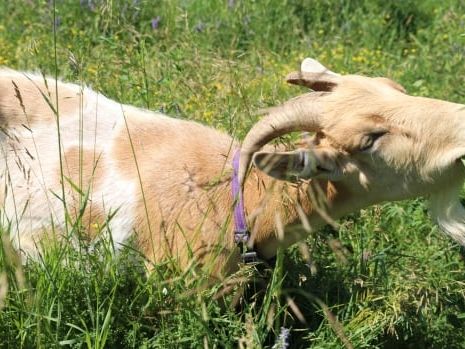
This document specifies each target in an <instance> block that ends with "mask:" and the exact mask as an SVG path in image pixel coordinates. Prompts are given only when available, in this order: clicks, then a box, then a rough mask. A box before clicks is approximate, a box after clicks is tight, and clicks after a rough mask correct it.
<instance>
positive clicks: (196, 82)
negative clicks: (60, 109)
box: [0, 0, 465, 348]
mask: <svg viewBox="0 0 465 349" xmlns="http://www.w3.org/2000/svg"><path fill="white" fill-rule="evenodd" d="M464 28H465V3H464V2H463V1H460V0H457V1H452V0H444V1H441V2H438V1H434V0H418V1H414V0H404V1H385V0H352V1H342V0H334V1H331V0H313V1H311V0H308V1H305V0H261V1H257V0H255V1H254V0H249V1H245V0H243V1H241V0H140V1H137V0H127V1H123V0H81V1H77V0H55V1H45V0H17V1H7V0H0V65H4V66H8V67H11V68H14V69H20V70H29V71H31V70H32V71H40V72H43V73H45V74H48V75H51V76H55V75H58V76H60V77H62V78H64V79H65V80H69V81H74V82H78V83H79V82H81V83H85V84H88V85H90V86H92V87H93V88H94V89H96V90H98V91H101V92H102V93H103V94H105V95H107V96H109V97H111V98H113V99H116V100H118V101H121V102H123V103H129V104H134V105H137V106H141V107H146V108H150V109H153V110H162V111H164V112H166V113H168V114H169V115H171V116H173V117H178V118H188V119H193V120H198V121H200V122H203V123H207V124H209V125H212V126H213V127H217V128H220V129H224V130H226V131H227V132H230V133H231V134H234V135H235V136H236V137H238V138H241V137H242V136H243V135H244V134H245V132H246V131H247V130H248V129H249V127H250V126H251V125H252V124H253V123H254V122H255V121H256V119H257V116H256V115H255V114H254V111H255V110H257V109H259V108H262V107H264V106H268V105H273V104H276V103H278V102H281V101H284V100H286V99H288V98H289V97H291V96H294V95H296V94H298V93H301V92H302V91H304V90H303V89H301V88H298V87H290V86H286V85H285V83H284V82H283V77H284V76H285V74H286V73H288V72H290V71H292V70H296V69H298V67H299V63H300V61H301V60H302V59H303V58H304V57H307V56H308V57H314V58H317V59H318V60H320V61H321V62H323V63H325V64H326V65H327V66H329V67H330V68H331V69H332V70H334V71H336V72H341V73H348V72H350V73H361V74H367V75H371V76H376V75H379V76H389V77H391V78H393V79H395V80H397V81H399V82H400V83H402V84H403V85H404V86H405V87H406V88H407V90H408V91H409V93H411V94H414V95H424V96H431V97H437V98H441V99H447V100H451V101H456V102H464V99H465V64H464V59H463V58H464V53H465V29H464ZM154 136H155V137H156V135H154ZM340 223H341V227H340V229H339V230H338V231H333V230H331V229H324V230H323V231H321V232H319V233H318V234H315V235H313V236H311V237H310V238H309V239H308V241H307V242H306V243H307V246H308V248H309V250H310V252H311V263H308V261H307V262H306V261H305V260H304V259H303V257H302V256H301V254H300V253H299V249H298V248H297V247H296V248H291V249H289V250H288V251H285V252H282V253H280V254H279V257H278V261H277V266H276V268H275V269H274V270H270V271H267V273H268V275H269V279H268V282H267V283H263V284H262V286H260V287H261V291H259V292H257V294H258V295H259V296H254V295H253V294H252V295H251V296H249V297H248V299H247V301H246V302H244V303H243V305H242V308H241V310H239V311H238V310H234V309H230V308H228V307H225V306H224V304H231V303H232V302H233V297H234V295H229V296H226V298H225V299H220V300H216V298H217V297H215V296H216V295H218V292H219V286H214V287H204V285H205V283H204V281H205V280H204V277H203V276H202V275H198V274H197V273H196V271H195V270H194V269H189V270H179V269H178V268H176V266H173V265H168V264H167V265H160V266H157V267H156V268H155V272H154V273H153V275H151V276H150V277H149V278H147V277H146V276H145V274H144V271H143V266H142V264H140V263H139V262H138V260H137V258H133V255H134V254H133V253H131V249H130V248H128V249H127V251H125V252H124V253H122V254H120V255H119V256H118V257H117V258H113V257H112V253H111V246H110V245H108V244H107V245H105V244H102V245H101V246H96V247H95V248H94V249H93V250H92V251H89V250H86V249H85V248H84V247H82V248H81V249H72V248H69V247H66V246H60V247H59V248H57V249H52V250H51V251H48V252H47V253H46V254H44V255H43V256H42V257H41V258H40V260H38V261H34V262H29V263H28V264H27V265H25V266H24V267H21V266H20V263H19V262H18V259H17V257H15V254H14V253H13V252H12V250H11V246H10V245H9V243H8V237H7V236H8V229H7V227H5V226H4V229H3V231H2V236H3V238H2V241H3V243H2V245H1V249H0V250H1V252H0V307H1V310H0V347H2V348H58V347H65V348H66V347H71V348H182V347H185V348H198V347H204V348H236V347H244V348H245V347H247V348H260V347H272V346H273V345H274V348H285V347H286V345H290V347H292V348H307V347H312V348H341V347H347V348H349V347H353V348H465V272H464V271H465V261H464V258H463V254H461V252H460V248H459V247H458V246H457V245H456V244H455V243H454V242H452V241H451V240H450V239H448V238H447V237H445V236H443V235H442V234H441V233H440V232H439V231H438V228H436V227H435V226H434V225H433V224H432V223H430V221H429V219H428V215H427V209H426V206H425V204H424V201H423V200H420V199H419V200H415V201H409V202H402V203H389V204H384V205H377V206H374V207H371V208H368V209H365V210H362V211H361V212H360V213H356V214H353V215H351V216H349V217H347V218H345V219H343V220H341V222H340ZM282 327H284V328H286V329H289V330H290V336H289V337H288V338H284V337H286V336H283V333H284V332H283V330H282V329H281V328H282ZM280 334H281V337H279V335H280ZM280 340H281V342H280ZM285 341H287V343H284V342H285Z"/></svg>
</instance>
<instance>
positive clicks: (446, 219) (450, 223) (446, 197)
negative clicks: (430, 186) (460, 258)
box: [430, 184, 465, 246]
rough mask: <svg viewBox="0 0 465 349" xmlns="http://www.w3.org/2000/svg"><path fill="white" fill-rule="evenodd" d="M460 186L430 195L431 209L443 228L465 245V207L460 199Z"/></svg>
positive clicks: (433, 216) (434, 217)
mask: <svg viewBox="0 0 465 349" xmlns="http://www.w3.org/2000/svg"><path fill="white" fill-rule="evenodd" d="M460 187H461V184H460V186H459V187H451V188H447V189H445V190H443V191H441V192H440V193H435V194H433V195H431V197H430V211H431V215H432V218H433V219H435V220H436V222H437V224H438V225H439V227H440V228H441V230H442V231H443V232H444V233H446V234H447V235H449V236H450V237H452V238H453V239H454V240H455V241H457V242H458V243H459V244H460V245H462V246H465V209H464V208H463V206H462V204H461V203H460V201H459V197H458V193H459V192H460Z"/></svg>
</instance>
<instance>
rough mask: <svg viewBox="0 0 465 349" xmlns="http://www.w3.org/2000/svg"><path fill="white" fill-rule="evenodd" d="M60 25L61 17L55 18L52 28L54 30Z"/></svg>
mask: <svg viewBox="0 0 465 349" xmlns="http://www.w3.org/2000/svg"><path fill="white" fill-rule="evenodd" d="M60 25H61V17H60V16H56V17H55V21H54V22H53V26H54V28H55V30H56V29H57V28H58V27H59V26H60Z"/></svg>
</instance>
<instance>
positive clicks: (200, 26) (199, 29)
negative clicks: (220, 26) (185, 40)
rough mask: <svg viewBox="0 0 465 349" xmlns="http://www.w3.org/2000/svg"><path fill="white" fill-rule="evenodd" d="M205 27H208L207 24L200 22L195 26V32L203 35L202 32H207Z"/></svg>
mask: <svg viewBox="0 0 465 349" xmlns="http://www.w3.org/2000/svg"><path fill="white" fill-rule="evenodd" d="M205 27H206V25H205V23H203V22H202V21H199V22H198V23H197V24H196V25H195V27H194V30H195V31H196V32H198V33H201V32H203V31H204V30H205Z"/></svg>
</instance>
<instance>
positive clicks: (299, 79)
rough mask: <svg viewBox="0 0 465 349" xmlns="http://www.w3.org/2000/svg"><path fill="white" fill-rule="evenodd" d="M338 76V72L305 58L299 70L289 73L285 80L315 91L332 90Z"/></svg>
mask: <svg viewBox="0 0 465 349" xmlns="http://www.w3.org/2000/svg"><path fill="white" fill-rule="evenodd" d="M339 77H340V75H339V74H337V73H335V72H333V71H331V70H329V69H328V68H326V67H325V66H324V65H323V64H321V63H320V62H318V61H317V60H315V59H313V58H305V59H304V60H303V61H302V64H301V66H300V72H292V73H290V74H289V75H288V76H287V77H286V81H287V82H288V83H290V84H294V85H301V86H306V87H309V88H311V89H312V90H315V91H332V90H333V88H334V87H336V86H337V85H338V83H339Z"/></svg>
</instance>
